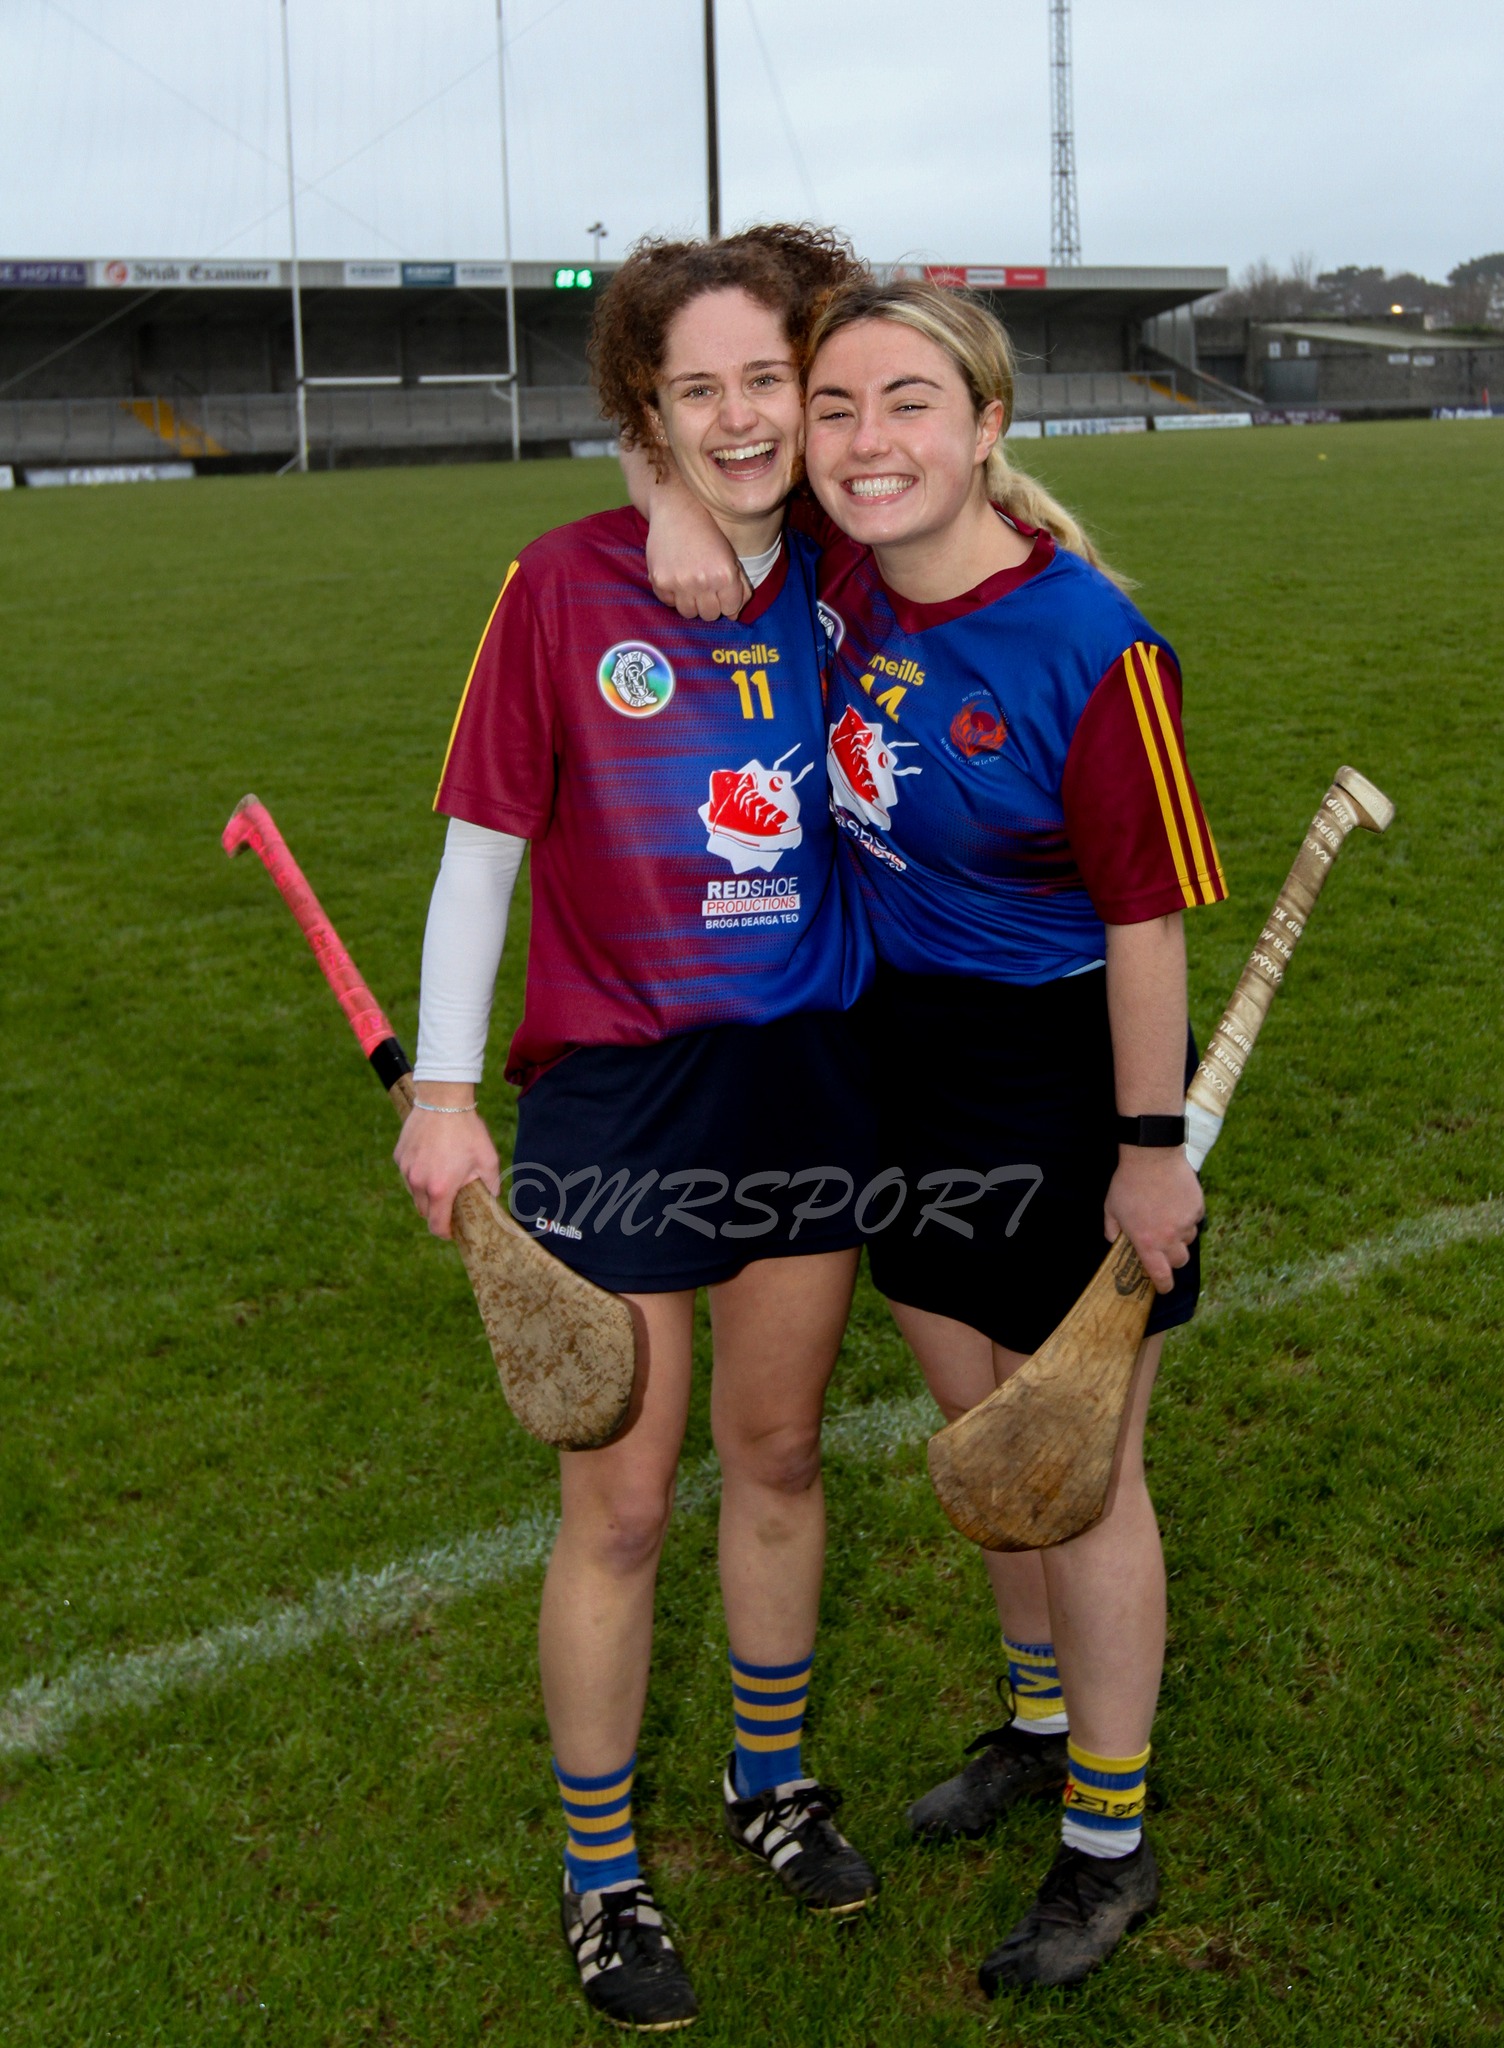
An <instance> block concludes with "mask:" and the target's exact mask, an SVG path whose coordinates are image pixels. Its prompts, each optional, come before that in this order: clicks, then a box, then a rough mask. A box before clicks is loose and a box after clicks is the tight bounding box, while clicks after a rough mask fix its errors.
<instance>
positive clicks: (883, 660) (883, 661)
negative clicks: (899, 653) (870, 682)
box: [867, 654, 924, 689]
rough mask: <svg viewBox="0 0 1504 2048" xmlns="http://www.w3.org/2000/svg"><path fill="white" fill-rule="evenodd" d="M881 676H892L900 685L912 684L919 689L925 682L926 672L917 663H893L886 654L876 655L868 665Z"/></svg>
mask: <svg viewBox="0 0 1504 2048" xmlns="http://www.w3.org/2000/svg"><path fill="white" fill-rule="evenodd" d="M867 666H868V668H870V669H875V670H876V671H877V673H878V674H879V675H884V676H892V678H893V680H894V681H895V682H898V683H912V684H913V685H914V687H915V688H916V689H917V688H918V687H919V685H920V684H921V683H922V682H923V681H924V670H923V669H922V668H921V667H920V666H919V664H918V662H917V661H908V660H905V661H893V660H892V659H890V657H889V656H888V655H886V654H874V655H873V657H872V659H871V660H870V661H869V662H868V664H867Z"/></svg>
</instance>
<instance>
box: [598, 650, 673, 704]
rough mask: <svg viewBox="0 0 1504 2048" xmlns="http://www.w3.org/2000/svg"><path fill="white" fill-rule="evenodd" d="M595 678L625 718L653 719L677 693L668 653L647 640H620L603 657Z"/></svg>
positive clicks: (604, 695) (607, 698) (610, 701)
mask: <svg viewBox="0 0 1504 2048" xmlns="http://www.w3.org/2000/svg"><path fill="white" fill-rule="evenodd" d="M595 679H596V681H597V682H598V683H599V684H600V691H601V695H602V696H603V697H604V698H605V700H606V702H607V703H608V704H609V705H610V706H611V709H612V710H613V711H619V712H620V713H621V715H622V717H623V718H651V717H652V716H653V715H654V713H655V712H658V711H661V710H662V709H663V707H664V705H665V704H667V702H668V700H669V698H670V697H672V696H673V694H674V671H673V669H672V668H671V666H670V665H669V660H668V656H667V655H666V654H662V653H660V652H659V650H658V649H657V648H656V647H654V646H653V645H652V644H651V643H650V642H649V641H647V640H619V641H618V642H617V643H616V645H615V646H614V647H608V648H607V649H606V651H605V653H604V654H603V655H602V656H601V659H600V666H599V667H598V668H597V669H596V672H595Z"/></svg>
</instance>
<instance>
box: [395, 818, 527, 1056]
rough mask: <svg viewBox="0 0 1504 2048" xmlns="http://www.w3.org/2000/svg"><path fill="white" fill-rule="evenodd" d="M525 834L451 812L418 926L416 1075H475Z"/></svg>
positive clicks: (483, 1045)
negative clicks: (420, 980) (420, 927)
mask: <svg viewBox="0 0 1504 2048" xmlns="http://www.w3.org/2000/svg"><path fill="white" fill-rule="evenodd" d="M526 848H527V841H526V840H525V839H514V838H513V837H512V834H511V833H510V832H489V831H487V829H486V827H485V826H484V825H469V824H466V822H465V821H464V819H463V818H451V819H450V820H449V831H448V834H447V836H446V838H445V840H444V858H443V860H442V861H441V863H440V865H439V875H438V880H437V881H436V882H435V883H434V885H433V897H432V900H431V901H430V903H429V906H428V925H427V928H426V930H425V931H424V934H423V991H422V994H421V996H420V997H419V1000H418V1057H417V1061H416V1064H415V1065H414V1067H413V1079H414V1080H415V1081H479V1079H480V1077H481V1074H482V1072H483V1071H484V1068H485V1063H486V1032H487V1029H488V1027H489V1025H490V1022H491V1000H492V997H493V996H494V995H495V993H496V970H497V968H498V967H499V966H500V965H501V949H502V946H503V944H504V943H505V941H506V935H507V914H508V912H509V911H510V910H511V907H512V891H513V889H514V888H515V887H516V884H517V875H518V871H519V869H520V868H521V866H522V856H523V853H524V852H525V851H526Z"/></svg>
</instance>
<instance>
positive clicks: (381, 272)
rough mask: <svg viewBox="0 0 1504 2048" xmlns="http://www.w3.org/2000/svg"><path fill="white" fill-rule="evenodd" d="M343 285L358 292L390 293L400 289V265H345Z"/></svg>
mask: <svg viewBox="0 0 1504 2048" xmlns="http://www.w3.org/2000/svg"><path fill="white" fill-rule="evenodd" d="M345 283H346V284H347V285H352V286H354V287H355V288H356V289H357V290H359V291H390V290H392V289H394V288H395V289H397V290H399V291H400V289H401V287H402V265H401V264H400V263H347V264H346V265H345Z"/></svg>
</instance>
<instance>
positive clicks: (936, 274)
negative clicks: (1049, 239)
mask: <svg viewBox="0 0 1504 2048" xmlns="http://www.w3.org/2000/svg"><path fill="white" fill-rule="evenodd" d="M924 275H925V281H926V283H928V284H938V285H941V286H943V287H944V288H945V290H947V291H953V292H959V291H965V290H966V289H967V288H968V287H969V288H970V289H971V290H972V291H981V292H987V291H992V292H996V291H1006V292H1042V291H1043V290H1044V289H1045V287H1046V285H1047V284H1048V283H1049V281H1050V278H1049V272H1048V271H1047V270H1046V269H1045V268H1044V266H1043V264H1038V263H1035V264H1022V263H928V264H926V265H925V270H924Z"/></svg>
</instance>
